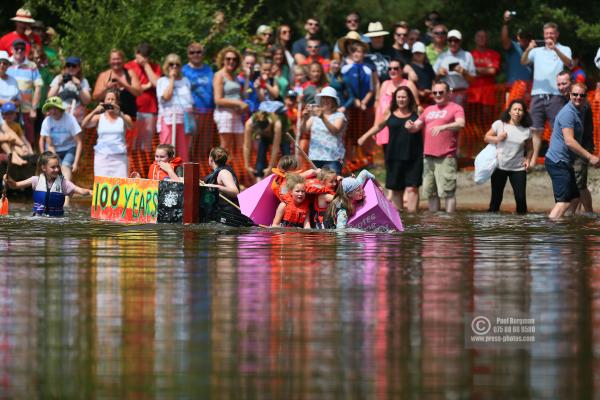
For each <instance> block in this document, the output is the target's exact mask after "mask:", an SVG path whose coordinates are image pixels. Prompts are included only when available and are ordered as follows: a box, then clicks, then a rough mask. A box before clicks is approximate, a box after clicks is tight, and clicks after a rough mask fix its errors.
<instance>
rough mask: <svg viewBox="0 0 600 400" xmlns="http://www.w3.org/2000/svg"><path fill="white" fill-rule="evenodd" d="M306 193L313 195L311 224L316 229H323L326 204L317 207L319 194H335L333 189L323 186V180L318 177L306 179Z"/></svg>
mask: <svg viewBox="0 0 600 400" xmlns="http://www.w3.org/2000/svg"><path fill="white" fill-rule="evenodd" d="M306 193H310V194H311V195H313V196H312V197H314V202H313V212H312V214H311V221H312V223H311V225H313V226H314V227H315V228H317V229H323V227H324V224H323V221H324V219H325V212H326V211H327V206H325V207H323V208H321V207H319V196H320V195H322V194H331V195H334V196H335V191H334V190H333V189H331V188H330V187H329V186H325V185H324V184H323V182H321V181H320V180H318V179H308V180H307V181H306Z"/></svg>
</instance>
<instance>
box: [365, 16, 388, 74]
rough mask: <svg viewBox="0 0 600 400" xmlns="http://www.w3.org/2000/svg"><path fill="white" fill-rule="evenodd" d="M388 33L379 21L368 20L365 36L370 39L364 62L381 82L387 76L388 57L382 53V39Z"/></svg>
mask: <svg viewBox="0 0 600 400" xmlns="http://www.w3.org/2000/svg"><path fill="white" fill-rule="evenodd" d="M389 34H390V33H389V32H388V31H386V30H384V29H383V25H382V24H381V22H379V21H377V22H370V23H369V29H368V30H367V33H365V36H367V37H368V38H369V39H371V48H370V51H369V53H368V54H367V56H366V60H365V64H367V66H369V67H370V68H371V69H372V70H374V71H377V76H378V77H379V81H380V82H383V81H385V80H387V79H388V78H389V77H388V67H389V65H390V57H389V56H388V55H387V54H384V39H385V37H386V36H387V35H389Z"/></svg>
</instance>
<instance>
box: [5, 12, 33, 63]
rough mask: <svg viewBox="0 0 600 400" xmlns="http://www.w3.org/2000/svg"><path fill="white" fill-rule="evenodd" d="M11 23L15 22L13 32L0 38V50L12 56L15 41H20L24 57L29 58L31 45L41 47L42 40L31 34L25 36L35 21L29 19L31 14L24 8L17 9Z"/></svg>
mask: <svg viewBox="0 0 600 400" xmlns="http://www.w3.org/2000/svg"><path fill="white" fill-rule="evenodd" d="M11 21H15V30H14V31H13V32H9V33H7V34H6V35H4V36H2V37H1V38H0V50H3V51H6V52H8V54H9V55H11V56H12V55H13V44H14V42H15V40H17V39H20V40H22V41H23V42H24V43H25V56H26V57H29V51H31V44H32V43H36V44H38V45H40V46H42V39H41V38H40V37H39V36H38V35H36V34H35V33H32V34H31V35H29V36H28V35H27V30H28V29H30V28H31V24H33V23H34V22H35V20H34V19H33V18H32V17H31V12H30V11H29V10H28V9H26V8H19V9H18V10H17V15H15V16H14V17H13V18H11Z"/></svg>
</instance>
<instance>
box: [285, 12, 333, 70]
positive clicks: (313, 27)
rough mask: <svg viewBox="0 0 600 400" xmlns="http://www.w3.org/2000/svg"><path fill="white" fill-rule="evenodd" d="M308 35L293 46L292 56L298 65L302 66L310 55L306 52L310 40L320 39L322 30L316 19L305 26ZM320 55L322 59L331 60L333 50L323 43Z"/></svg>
mask: <svg viewBox="0 0 600 400" xmlns="http://www.w3.org/2000/svg"><path fill="white" fill-rule="evenodd" d="M304 29H305V30H306V34H305V36H304V37H303V38H301V39H298V40H296V41H295V42H294V44H293V45H292V54H293V55H294V59H295V60H296V63H297V64H302V62H303V61H304V59H305V58H306V56H308V53H307V52H306V41H307V40H308V39H310V38H318V37H319V30H320V22H319V20H318V19H317V18H315V17H310V18H308V19H307V20H306V24H304ZM319 55H321V57H323V58H326V59H329V58H330V57H331V50H330V49H329V46H328V45H327V43H324V42H321V43H320V45H319Z"/></svg>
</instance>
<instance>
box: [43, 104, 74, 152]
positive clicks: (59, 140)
mask: <svg viewBox="0 0 600 400" xmlns="http://www.w3.org/2000/svg"><path fill="white" fill-rule="evenodd" d="M80 132H81V127H80V126H79V124H78V123H77V120H76V119H75V117H74V116H72V115H71V114H69V113H68V112H63V115H62V117H61V118H60V119H59V120H56V119H54V118H52V117H50V116H48V117H46V118H44V122H42V129H41V131H40V135H42V136H50V138H51V139H52V142H54V147H56V151H67V150H69V149H72V148H73V147H75V146H76V145H77V143H76V142H75V139H74V137H75V136H77V135H78V134H79V133H80Z"/></svg>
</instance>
